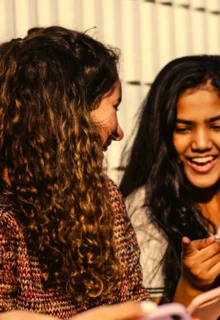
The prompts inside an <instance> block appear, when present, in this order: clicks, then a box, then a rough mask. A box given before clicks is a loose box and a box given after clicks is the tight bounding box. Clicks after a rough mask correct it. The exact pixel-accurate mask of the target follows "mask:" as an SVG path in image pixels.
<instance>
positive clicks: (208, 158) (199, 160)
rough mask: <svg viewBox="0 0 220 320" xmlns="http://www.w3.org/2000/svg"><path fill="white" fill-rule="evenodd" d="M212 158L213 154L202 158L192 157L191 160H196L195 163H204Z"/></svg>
mask: <svg viewBox="0 0 220 320" xmlns="http://www.w3.org/2000/svg"><path fill="white" fill-rule="evenodd" d="M213 159H214V157H213V156H208V157H203V158H192V159H191V161H192V162H197V163H206V162H209V161H212V160H213Z"/></svg>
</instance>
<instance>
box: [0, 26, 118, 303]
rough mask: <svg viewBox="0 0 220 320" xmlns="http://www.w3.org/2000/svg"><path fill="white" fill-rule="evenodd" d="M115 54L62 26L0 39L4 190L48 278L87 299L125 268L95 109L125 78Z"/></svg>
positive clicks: (111, 283)
mask: <svg viewBox="0 0 220 320" xmlns="http://www.w3.org/2000/svg"><path fill="white" fill-rule="evenodd" d="M117 63H118V52H117V50H114V49H112V48H110V47H106V46H104V45H103V44H102V43H100V42H99V41H96V40H95V39H93V38H91V37H90V36H88V35H86V34H85V33H81V32H77V31H71V30H68V29H65V28H62V27H56V26H54V27H48V28H34V29H31V30H30V31H29V33H28V35H27V36H26V37H25V38H24V39H13V40H12V41H10V42H6V43H3V44H2V45H1V46H0V160H1V167H3V168H5V169H6V170H7V173H8V181H9V183H6V181H5V180H4V179H2V180H1V192H2V193H4V194H6V195H7V196H8V197H9V198H10V200H11V201H12V203H13V207H14V209H15V212H16V218H17V219H18V220H19V222H20V224H21V226H22V228H23V230H24V232H25V238H26V242H27V244H28V249H29V250H30V252H34V254H36V255H37V256H38V257H39V261H40V265H41V268H42V274H44V275H45V277H44V278H45V279H44V284H45V287H46V288H50V287H54V286H55V287H56V288H57V289H60V290H66V291H67V292H68V293H69V294H70V295H71V296H72V297H73V298H74V299H77V300H79V301H84V302H86V301H87V300H88V299H90V298H93V297H98V296H100V295H101V294H105V293H107V292H109V290H110V289H111V288H112V287H113V286H114V285H115V283H116V281H117V279H118V275H119V272H120V271H119V269H120V268H119V266H118V260H117V257H116V254H115V246H114V236H113V224H114V214H113V209H112V205H111V203H110V199H109V194H108V188H107V182H106V177H105V173H104V171H103V153H102V148H101V147H100V146H101V141H100V136H99V134H98V130H97V128H96V127H95V125H94V124H93V122H92V120H91V117H90V112H91V110H93V109H94V108H95V107H96V106H97V104H98V102H99V101H100V99H101V98H102V96H103V95H104V94H106V93H107V92H108V91H109V90H110V89H112V87H113V85H114V84H115V82H116V81H117V80H118V72H117ZM1 178H2V177H1ZM61 288H63V289H61Z"/></svg>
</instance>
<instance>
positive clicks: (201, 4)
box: [0, 0, 220, 180]
mask: <svg viewBox="0 0 220 320" xmlns="http://www.w3.org/2000/svg"><path fill="white" fill-rule="evenodd" d="M0 17H1V18H0V41H1V42H3V41H6V40H8V39H12V38H15V37H23V36H25V35H26V32H27V30H28V29H29V28H32V27H35V26H49V25H61V26H64V27H67V28H71V29H77V30H80V31H86V30H88V29H90V30H89V31H88V33H89V34H90V35H92V36H95V37H96V38H97V39H99V40H101V41H103V42H105V43H107V44H111V45H113V46H116V47H119V48H120V49H121V63H120V77H121V79H122V87H123V102H122V105H121V106H120V109H119V112H118V114H119V120H120V122H121V126H122V127H123V128H124V131H125V140H124V141H121V142H119V143H113V145H112V146H111V148H109V150H108V152H107V153H106V157H107V159H108V163H109V164H110V167H111V168H112V170H110V175H111V176H112V177H113V178H114V179H115V180H117V179H118V178H117V177H118V173H117V171H116V170H115V169H113V168H116V167H117V166H118V164H119V159H120V153H121V150H122V148H123V146H124V144H125V142H126V139H127V138H128V137H129V136H130V133H131V130H132V128H133V125H134V119H135V114H136V112H137V110H138V108H139V106H140V104H141V102H142V100H143V98H144V96H145V95H146V93H147V91H148V89H149V86H150V84H151V83H152V81H153V79H154V78H155V76H156V74H157V72H158V71H159V70H160V69H161V67H163V66H164V65H165V64H166V63H167V62H168V61H170V60H172V59H174V58H176V57H180V56H184V55H188V54H197V53H199V54H203V53H209V54H220V37H219V30H220V0H170V1H167V0H155V1H150V0H0Z"/></svg>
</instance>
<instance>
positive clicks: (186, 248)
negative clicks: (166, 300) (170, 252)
mask: <svg viewBox="0 0 220 320" xmlns="http://www.w3.org/2000/svg"><path fill="white" fill-rule="evenodd" d="M219 274H220V244H219V243H217V242H216V241H215V237H214V236H211V237H209V238H207V239H200V240H194V241H191V240H190V239H189V238H187V237H183V239H182V270H181V276H180V279H179V282H178V284H177V287H176V291H175V294H174V298H173V301H174V302H179V303H182V304H183V305H184V306H188V304H189V303H190V302H191V301H192V299H193V298H195V297H196V296H198V295H199V294H201V293H203V292H204V291H206V290H208V289H209V288H210V287H211V285H212V284H213V282H214V281H215V279H216V277H217V276H218V275H219Z"/></svg>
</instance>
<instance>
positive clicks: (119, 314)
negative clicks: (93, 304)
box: [72, 302, 153, 320]
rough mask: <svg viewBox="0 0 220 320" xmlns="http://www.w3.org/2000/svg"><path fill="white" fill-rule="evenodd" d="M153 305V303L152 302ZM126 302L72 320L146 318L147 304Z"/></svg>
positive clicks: (90, 311) (91, 311)
mask: <svg viewBox="0 0 220 320" xmlns="http://www.w3.org/2000/svg"><path fill="white" fill-rule="evenodd" d="M151 303H153V302H151ZM142 304H143V303H135V302H126V303H123V304H117V305H112V306H102V307H98V308H95V309H91V310H89V311H86V312H83V313H81V314H79V315H76V316H75V317H74V318H72V320H94V319H96V320H103V319H105V320H136V319H139V318H141V317H144V316H146V314H147V313H146V304H145V303H144V304H145V306H144V305H143V306H142Z"/></svg>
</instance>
